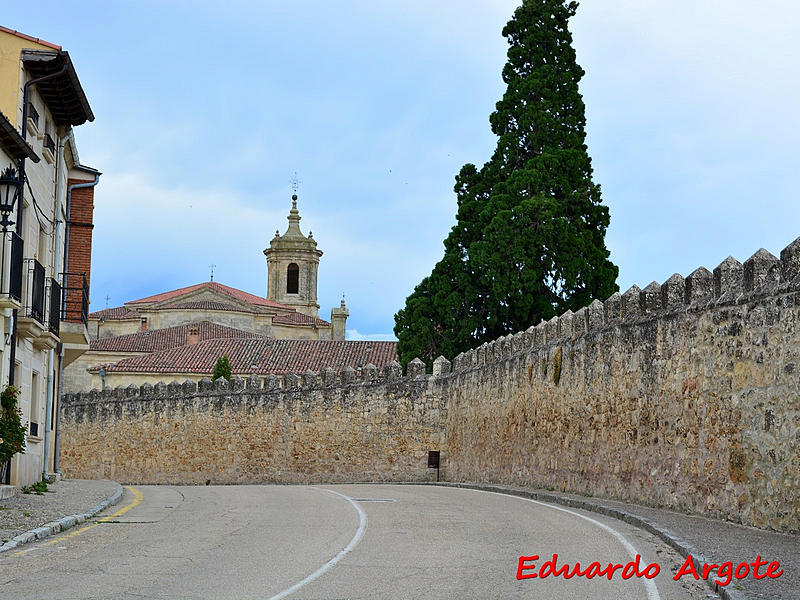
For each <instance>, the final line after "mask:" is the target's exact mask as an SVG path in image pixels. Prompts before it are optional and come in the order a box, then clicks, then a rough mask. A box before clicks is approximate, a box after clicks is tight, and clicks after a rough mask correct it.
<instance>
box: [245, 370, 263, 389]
mask: <svg viewBox="0 0 800 600" xmlns="http://www.w3.org/2000/svg"><path fill="white" fill-rule="evenodd" d="M247 389H248V390H250V391H258V390H260V389H261V377H259V376H258V375H256V374H255V373H253V374H252V375H250V376H249V377H248V378H247Z"/></svg>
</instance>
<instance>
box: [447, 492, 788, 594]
mask: <svg viewBox="0 0 800 600" xmlns="http://www.w3.org/2000/svg"><path fill="white" fill-rule="evenodd" d="M437 485H446V486H453V487H467V488H474V489H480V490H487V491H494V492H500V493H506V494H514V495H519V496H524V497H527V498H533V499H535V500H540V501H542V502H551V503H554V504H561V505H565V506H570V507H573V508H581V509H584V510H590V511H592V512H597V513H600V514H604V515H607V516H612V517H616V518H621V519H622V520H624V521H626V522H628V523H631V524H634V525H638V526H640V527H643V528H644V529H647V530H648V531H650V532H651V533H653V534H655V535H657V536H658V537H660V538H661V539H663V540H664V541H665V542H667V543H668V544H669V545H670V546H672V547H674V548H676V549H677V550H678V551H679V552H680V553H681V554H682V555H683V556H686V554H691V555H692V556H693V557H694V558H698V557H700V561H701V562H702V561H706V562H712V563H717V564H720V563H722V562H725V561H731V562H732V563H733V565H734V567H736V565H738V564H739V563H741V562H752V561H753V560H755V558H756V555H760V556H761V558H762V559H763V560H767V561H774V560H777V561H778V562H780V565H781V569H782V570H783V575H781V576H780V577H778V578H777V579H769V578H766V579H761V580H754V579H753V578H752V577H747V578H746V579H740V580H737V579H734V580H733V581H731V583H730V584H729V585H728V586H726V587H725V588H719V587H718V588H717V589H716V591H717V592H718V593H719V594H720V595H721V596H722V598H724V599H726V600H766V599H770V600H792V599H800V535H788V534H781V533H774V532H770V531H764V530H761V529H755V528H752V527H744V526H742V525H735V524H733V523H728V522H726V521H717V520H714V519H707V518H705V517H698V516H693V515H686V514H682V513H677V512H673V511H669V510H663V509H657V508H650V507H647V506H639V505H636V504H626V503H624V502H617V501H614V500H603V499H597V498H586V497H584V496H576V495H574V494H561V493H558V492H548V491H544V490H536V489H527V488H518V487H511V486H501V485H490V484H466V483H465V484H460V483H446V482H442V483H439V484H437ZM695 564H697V563H695ZM760 572H761V573H763V572H764V567H762V568H761V569H760Z"/></svg>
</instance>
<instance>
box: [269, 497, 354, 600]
mask: <svg viewBox="0 0 800 600" xmlns="http://www.w3.org/2000/svg"><path fill="white" fill-rule="evenodd" d="M316 489H320V490H322V491H324V492H329V493H331V494H336V495H337V496H339V497H340V498H344V499H345V500H347V501H348V502H349V503H350V504H351V505H352V506H353V508H355V509H356V510H357V511H358V529H357V530H356V534H355V535H354V536H353V539H352V540H350V543H349V544H347V546H345V547H344V548H342V550H341V552H339V554H337V555H336V556H334V557H333V558H332V559H330V560H329V561H328V562H326V563H325V564H324V565H322V566H321V567H320V568H319V569H317V570H316V571H314V572H313V573H312V574H311V575H309V576H308V577H306V578H305V579H303V580H302V581H298V582H297V583H295V584H294V585H293V586H292V587H289V588H286V589H285V590H283V591H282V592H281V593H279V594H277V595H275V596H272V598H270V600H279V599H280V598H285V597H286V596H288V595H289V594H293V593H294V592H296V591H297V590H299V589H300V588H301V587H303V586H304V585H306V584H308V583H311V582H312V581H314V580H315V579H316V578H317V577H319V576H320V575H323V574H325V573H326V572H327V571H328V570H329V569H330V568H331V567H332V566H334V565H335V564H336V563H338V562H339V561H340V560H342V559H343V558H344V557H345V555H346V554H347V553H348V552H350V551H351V550H352V549H353V548H355V547H356V544H358V542H359V541H361V536H362V535H364V531H365V530H366V529H367V515H366V513H365V512H364V511H363V510H361V507H360V506H359V505H358V504H356V501H355V500H354V499H353V498H350V497H348V496H345V495H344V494H340V493H339V492H334V491H333V490H326V489H325V488H316Z"/></svg>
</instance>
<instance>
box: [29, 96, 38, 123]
mask: <svg viewBox="0 0 800 600" xmlns="http://www.w3.org/2000/svg"><path fill="white" fill-rule="evenodd" d="M28 118H29V119H30V120H31V121H33V124H34V125H36V127H39V111H38V110H36V107H35V106H34V105H33V102H28Z"/></svg>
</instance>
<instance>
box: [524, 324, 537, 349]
mask: <svg viewBox="0 0 800 600" xmlns="http://www.w3.org/2000/svg"><path fill="white" fill-rule="evenodd" d="M538 332H539V330H538V329H536V326H535V325H531V326H530V327H528V328H527V329H526V330H525V348H535V347H536V346H537V344H538V343H539V341H538Z"/></svg>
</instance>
